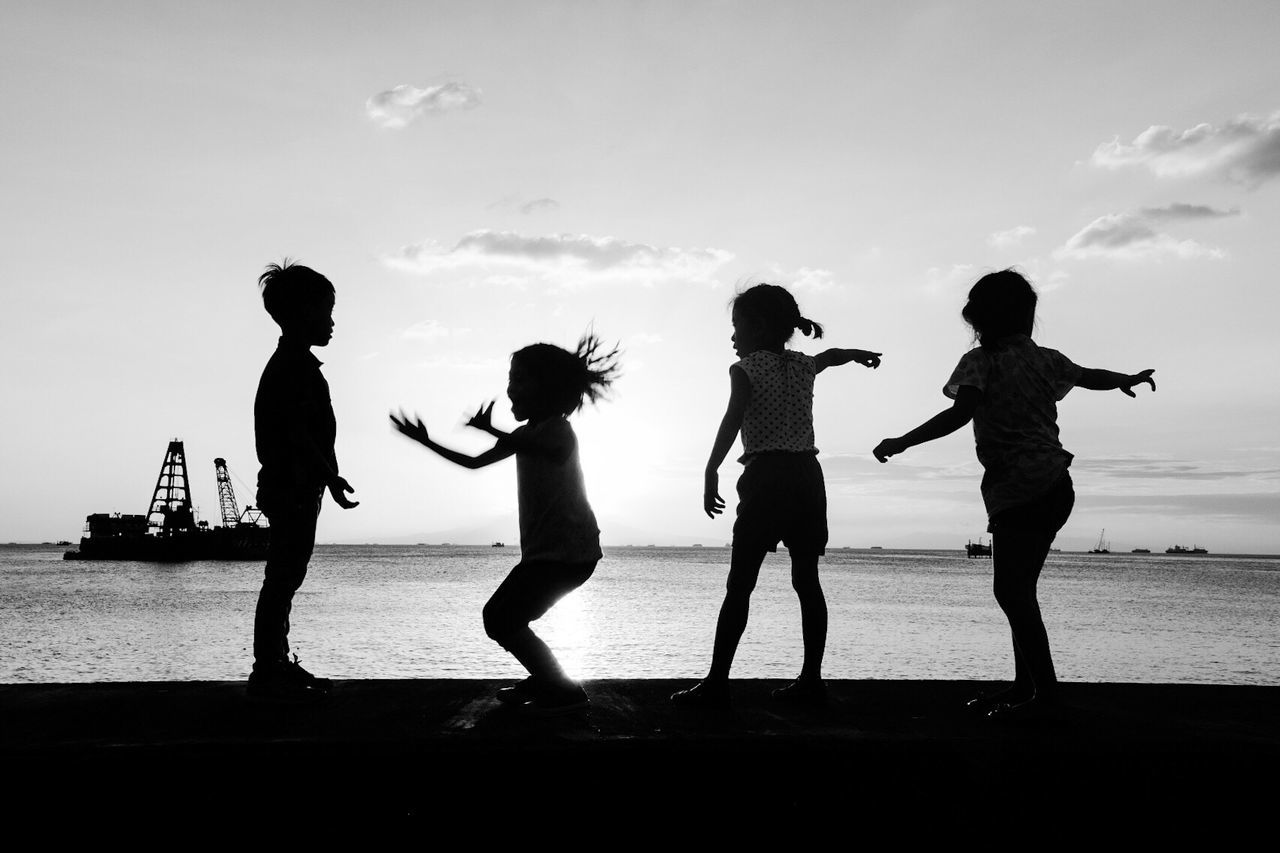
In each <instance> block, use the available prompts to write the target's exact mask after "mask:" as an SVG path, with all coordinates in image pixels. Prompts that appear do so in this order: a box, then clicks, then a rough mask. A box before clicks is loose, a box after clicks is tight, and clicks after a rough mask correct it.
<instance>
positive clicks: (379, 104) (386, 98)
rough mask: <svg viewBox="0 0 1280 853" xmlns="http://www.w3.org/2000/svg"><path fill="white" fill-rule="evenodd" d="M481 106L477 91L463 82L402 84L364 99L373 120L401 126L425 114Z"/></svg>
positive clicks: (387, 125)
mask: <svg viewBox="0 0 1280 853" xmlns="http://www.w3.org/2000/svg"><path fill="white" fill-rule="evenodd" d="M479 105H480V91H479V90H478V89H473V88H471V87H470V86H468V85H466V84H465V83H442V84H441V85H439V86H428V87H427V88H425V89H419V88H418V87H417V86H410V85H409V84H407V83H405V84H401V85H399V86H396V87H395V88H394V89H388V90H387V91H385V92H379V93H378V94H376V95H374V96H373V97H372V98H370V99H369V100H368V101H366V102H365V112H366V113H368V115H369V118H370V119H371V120H373V121H374V122H375V123H377V124H380V125H382V126H383V127H389V128H396V129H398V128H402V127H405V126H407V125H408V124H409V123H410V122H412V121H414V120H415V119H418V118H421V117H422V116H425V115H432V114H438V113H448V112H455V111H457V110H469V109H473V108H475V107H478V106H479Z"/></svg>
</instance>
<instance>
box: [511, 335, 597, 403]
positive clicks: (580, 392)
mask: <svg viewBox="0 0 1280 853" xmlns="http://www.w3.org/2000/svg"><path fill="white" fill-rule="evenodd" d="M619 354H620V351H619V349H618V347H616V346H615V347H613V348H612V349H607V348H606V347H605V345H604V344H603V343H602V342H601V340H600V338H598V337H597V336H596V335H595V333H593V332H587V333H586V334H584V335H583V336H582V338H581V339H580V340H579V341H578V346H577V348H576V349H575V350H574V351H573V352H569V351H568V350H567V349H564V348H563V347H558V346H556V345H555V344H531V345H530V346H527V347H524V348H522V349H518V350H516V351H515V352H514V353H512V354H511V363H512V364H517V363H518V364H519V365H520V368H521V369H522V370H526V371H528V372H529V374H530V375H531V376H532V377H533V378H534V380H535V381H536V382H537V383H538V388H539V390H540V391H541V392H542V394H543V395H544V396H543V402H544V403H545V404H546V405H547V406H548V407H549V408H550V410H551V411H554V412H556V413H558V414H562V415H569V414H572V413H574V412H576V411H578V410H579V409H581V408H582V404H583V403H584V402H586V401H587V400H590V401H591V402H592V403H597V402H599V401H600V400H602V399H604V397H605V395H606V392H607V391H608V390H609V386H611V385H612V384H613V383H614V381H615V380H616V379H617V378H618V376H619V375H620V374H619V364H618V356H619Z"/></svg>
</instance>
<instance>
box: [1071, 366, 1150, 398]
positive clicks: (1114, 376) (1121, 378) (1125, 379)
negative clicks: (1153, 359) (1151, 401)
mask: <svg viewBox="0 0 1280 853" xmlns="http://www.w3.org/2000/svg"><path fill="white" fill-rule="evenodd" d="M1153 373H1155V371H1154V370H1144V371H1142V372H1141V373H1135V374H1133V375H1132V376H1130V375H1129V374H1127V373H1116V372H1115V371H1113V370H1097V369H1094V368H1091V367H1082V368H1081V369H1080V378H1079V379H1077V380H1076V387H1077V388H1085V389H1088V390H1089V391H1114V390H1116V389H1117V388H1119V389H1120V390H1121V391H1123V392H1124V393H1126V394H1128V395H1129V396H1130V397H1136V396H1138V395H1137V394H1135V393H1133V386H1135V385H1141V384H1142V383H1144V382H1145V383H1147V384H1148V385H1150V386H1151V390H1152V391H1154V390H1156V381H1155V380H1154V379H1152V378H1151V374H1153Z"/></svg>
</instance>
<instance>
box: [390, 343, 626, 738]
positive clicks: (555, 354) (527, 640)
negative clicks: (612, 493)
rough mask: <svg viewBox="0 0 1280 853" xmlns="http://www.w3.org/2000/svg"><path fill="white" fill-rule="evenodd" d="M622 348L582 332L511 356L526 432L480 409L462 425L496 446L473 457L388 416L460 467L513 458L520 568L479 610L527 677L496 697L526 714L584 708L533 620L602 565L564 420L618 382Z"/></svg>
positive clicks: (515, 403) (402, 418)
mask: <svg viewBox="0 0 1280 853" xmlns="http://www.w3.org/2000/svg"><path fill="white" fill-rule="evenodd" d="M617 356H618V351H617V350H616V349H614V350H611V351H609V352H604V351H603V347H602V346H601V343H600V340H599V339H598V338H597V337H596V336H595V335H593V334H587V335H585V336H583V338H582V339H581V340H580V341H578V346H577V349H576V350H575V351H574V352H569V351H568V350H565V349H562V348H560V347H558V346H554V345H552V344H533V345H532V346H528V347H525V348H523V349H521V350H518V351H517V352H515V353H514V354H513V355H512V356H511V369H510V372H509V374H508V381H507V397H508V398H509V399H510V400H511V414H512V415H513V416H514V417H515V419H516V420H517V421H524V422H525V423H524V425H523V426H520V427H518V428H516V429H515V430H514V431H512V432H510V433H506V432H503V431H501V430H499V429H496V428H495V427H494V426H493V424H492V421H491V416H492V414H493V405H494V404H493V402H490V403H489V405H488V406H483V405H482V406H481V407H480V408H479V409H478V410H477V411H476V413H475V415H474V416H473V417H472V418H471V419H470V420H469V421H467V426H470V427H474V428H476V429H479V430H483V431H484V432H487V433H489V434H490V435H492V436H494V437H495V438H497V439H498V441H497V443H496V444H495V445H494V446H493V447H492V448H490V449H489V450H487V451H485V452H484V453H481V454H480V455H479V456H474V457H473V456H468V455H466V454H464V453H459V452H457V451H454V450H450V449H449V448H447V447H443V446H441V445H440V444H438V443H437V442H436V441H435V440H434V439H432V438H431V437H430V436H429V435H428V434H427V429H426V427H425V426H423V424H422V421H421V420H420V419H419V418H417V417H416V416H415V417H414V418H413V419H410V418H409V417H407V416H406V415H405V414H404V412H403V411H401V413H400V414H399V416H397V415H395V414H393V415H391V422H392V423H393V424H394V425H395V428H396V429H397V430H399V431H400V432H401V433H402V434H404V435H406V436H408V437H409V438H411V439H413V440H414V441H416V442H418V443H419V444H421V445H423V446H424V447H426V448H428V449H429V450H433V451H435V452H436V453H438V454H439V455H441V456H443V457H444V458H445V459H448V460H449V461H450V462H454V463H456V464H458V465H461V466H463V467H465V468H473V469H474V468H483V467H484V466H486V465H492V464H493V463H495V462H498V461H500V460H503V459H506V458H507V457H509V456H512V455H514V456H515V457H516V482H517V490H518V493H519V506H520V563H519V564H518V565H516V566H515V568H513V569H512V570H511V573H510V574H508V575H507V577H506V580H504V581H503V582H502V583H501V584H500V585H499V586H498V589H497V591H495V592H494V594H493V596H492V597H491V598H490V599H489V602H488V603H487V604H486V605H485V607H484V627H485V632H486V633H487V634H488V635H489V637H490V638H491V639H493V640H494V641H496V642H497V643H498V644H499V645H501V646H502V647H503V648H504V649H506V650H507V651H508V652H510V653H511V654H512V655H513V656H515V658H516V660H518V661H520V663H521V665H523V666H524V668H525V669H526V670H528V672H529V677H528V678H526V679H525V680H524V681H521V682H519V683H518V684H515V685H513V686H510V687H504V688H502V689H501V690H499V691H498V696H497V698H498V699H499V700H501V701H503V702H506V703H510V704H514V705H517V706H519V707H520V709H521V710H523V711H526V712H530V713H542V714H552V713H561V712H566V711H573V710H577V709H579V708H583V707H585V706H586V705H587V703H588V700H587V694H586V692H585V691H584V690H583V689H582V686H581V685H580V684H577V683H576V682H574V681H572V680H571V679H570V678H569V677H568V676H567V675H566V674H565V672H564V670H563V669H561V667H560V664H559V662H558V661H557V660H556V658H555V655H553V654H552V653H551V650H550V649H549V648H547V645H546V643H544V642H543V641H542V640H541V639H539V638H538V636H537V635H536V634H534V633H533V630H532V629H531V628H530V627H529V623H530V622H533V621H535V620H537V619H539V618H541V617H542V616H543V615H544V614H545V613H546V612H547V611H548V610H550V609H551V607H552V606H553V605H554V604H555V603H556V602H557V601H559V600H560V599H561V598H563V597H564V596H565V595H567V594H568V593H570V592H572V591H573V590H575V589H577V588H578V587H579V586H581V585H582V584H583V583H585V582H586V580H587V578H589V577H591V573H592V572H593V571H594V570H595V566H596V563H597V562H598V561H599V560H600V557H601V551H600V530H599V528H598V527H597V526H596V517H595V514H594V513H593V512H592V511H591V505H590V504H589V503H588V502H587V494H586V489H585V486H584V484H583V478H582V467H581V465H580V464H579V462H578V440H577V437H576V436H575V435H574V432H573V427H571V426H570V425H569V421H568V416H569V415H570V414H572V413H573V412H576V411H577V410H578V409H580V408H582V404H583V401H584V399H586V400H590V401H591V402H593V403H594V402H597V401H598V400H599V399H600V398H601V396H603V394H604V392H605V391H606V390H607V389H608V388H609V386H610V385H611V384H612V383H613V381H614V379H616V377H617V372H618V364H617Z"/></svg>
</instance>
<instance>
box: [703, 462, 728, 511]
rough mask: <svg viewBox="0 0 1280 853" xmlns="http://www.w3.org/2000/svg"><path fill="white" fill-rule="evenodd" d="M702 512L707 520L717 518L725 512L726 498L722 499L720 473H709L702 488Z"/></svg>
mask: <svg viewBox="0 0 1280 853" xmlns="http://www.w3.org/2000/svg"><path fill="white" fill-rule="evenodd" d="M702 511H703V512H705V513H706V514H707V518H715V517H716V516H717V515H719V514H720V513H722V512H724V498H722V497H720V472H718V471H708V472H707V478H706V482H705V483H704V485H703V487H702Z"/></svg>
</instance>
